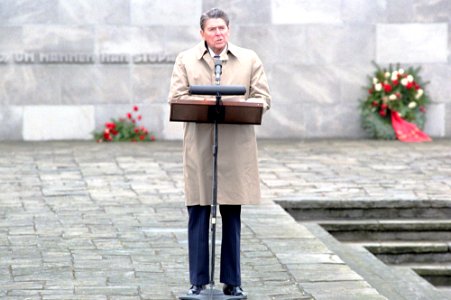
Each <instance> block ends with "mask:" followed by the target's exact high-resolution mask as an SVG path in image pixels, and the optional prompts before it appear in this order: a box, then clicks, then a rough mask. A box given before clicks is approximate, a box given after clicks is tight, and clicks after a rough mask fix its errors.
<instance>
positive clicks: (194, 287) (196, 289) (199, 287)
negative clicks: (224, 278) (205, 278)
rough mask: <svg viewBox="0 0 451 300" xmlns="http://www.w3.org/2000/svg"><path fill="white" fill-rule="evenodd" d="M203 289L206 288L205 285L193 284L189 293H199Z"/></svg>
mask: <svg viewBox="0 0 451 300" xmlns="http://www.w3.org/2000/svg"><path fill="white" fill-rule="evenodd" d="M202 290H205V285H192V286H191V288H190V289H189V290H188V293H187V294H188V295H199V294H200V292H202Z"/></svg>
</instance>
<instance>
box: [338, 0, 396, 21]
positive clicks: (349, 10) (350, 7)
mask: <svg viewBox="0 0 451 300" xmlns="http://www.w3.org/2000/svg"><path fill="white" fill-rule="evenodd" d="M387 2H391V1H387V0H376V1H368V0H353V1H343V4H342V12H341V14H342V19H343V21H344V22H346V23H367V24H368V23H370V24H375V23H382V22H384V21H385V20H386V14H385V13H386V9H387Z"/></svg>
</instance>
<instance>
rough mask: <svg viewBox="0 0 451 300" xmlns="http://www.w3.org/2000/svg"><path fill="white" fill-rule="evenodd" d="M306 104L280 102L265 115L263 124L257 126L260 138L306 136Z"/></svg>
mask: <svg viewBox="0 0 451 300" xmlns="http://www.w3.org/2000/svg"><path fill="white" fill-rule="evenodd" d="M304 107H305V104H304V103H301V102H297V103H292V104H290V105H286V104H280V103H279V104H278V105H275V106H273V107H272V108H271V109H270V110H269V111H267V112H266V113H265V114H264V115H263V120H262V125H261V126H255V130H256V134H257V137H258V138H274V137H277V138H282V139H283V138H295V137H296V138H300V137H305V136H306V134H307V133H306V128H305V126H306V125H305V113H304V111H305V110H304Z"/></svg>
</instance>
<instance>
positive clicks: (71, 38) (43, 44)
mask: <svg viewBox="0 0 451 300" xmlns="http://www.w3.org/2000/svg"><path fill="white" fill-rule="evenodd" d="M94 37H95V30H94V28H93V27H86V26H62V25H53V26H45V27H44V26H34V25H30V26H25V27H24V28H23V43H24V51H26V52H82V53H92V52H94V49H95V47H94V40H95V39H94Z"/></svg>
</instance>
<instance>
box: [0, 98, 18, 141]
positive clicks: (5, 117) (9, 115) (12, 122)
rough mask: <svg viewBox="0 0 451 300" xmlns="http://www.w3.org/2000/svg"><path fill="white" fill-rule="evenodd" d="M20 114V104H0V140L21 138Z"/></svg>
mask: <svg viewBox="0 0 451 300" xmlns="http://www.w3.org/2000/svg"><path fill="white" fill-rule="evenodd" d="M22 115H23V108H22V107H20V106H0V124H2V126H1V127H0V140H21V139H22Z"/></svg>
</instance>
